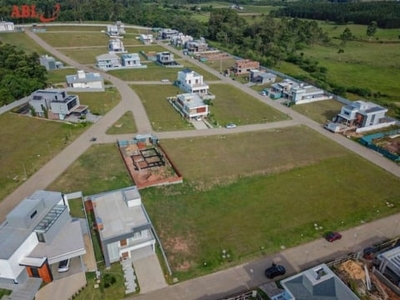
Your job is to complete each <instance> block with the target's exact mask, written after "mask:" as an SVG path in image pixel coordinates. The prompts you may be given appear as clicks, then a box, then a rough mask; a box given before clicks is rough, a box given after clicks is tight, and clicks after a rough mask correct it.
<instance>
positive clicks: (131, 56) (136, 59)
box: [121, 53, 147, 68]
mask: <svg viewBox="0 0 400 300" xmlns="http://www.w3.org/2000/svg"><path fill="white" fill-rule="evenodd" d="M121 64H122V67H129V68H147V65H142V64H141V63H140V56H139V54H138V53H126V54H122V55H121Z"/></svg>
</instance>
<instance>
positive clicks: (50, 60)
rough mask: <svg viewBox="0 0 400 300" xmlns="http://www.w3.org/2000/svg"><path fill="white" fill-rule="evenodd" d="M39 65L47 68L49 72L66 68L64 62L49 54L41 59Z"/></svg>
mask: <svg viewBox="0 0 400 300" xmlns="http://www.w3.org/2000/svg"><path fill="white" fill-rule="evenodd" d="M39 63H40V65H41V66H43V67H45V68H46V70H47V71H50V70H56V69H61V68H63V67H64V65H63V63H62V62H60V61H56V60H55V59H54V57H52V56H49V55H47V54H46V55H42V56H40V57H39Z"/></svg>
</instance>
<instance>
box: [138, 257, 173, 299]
mask: <svg viewBox="0 0 400 300" xmlns="http://www.w3.org/2000/svg"><path fill="white" fill-rule="evenodd" d="M133 267H134V268H135V273H136V276H137V279H138V281H139V286H140V294H147V293H149V292H153V291H157V290H160V289H163V288H165V287H167V283H166V282H165V278H164V273H163V271H162V269H161V267H160V263H159V261H158V258H157V255H156V254H155V253H152V254H151V255H149V256H146V257H143V258H141V259H138V260H135V261H134V262H133Z"/></svg>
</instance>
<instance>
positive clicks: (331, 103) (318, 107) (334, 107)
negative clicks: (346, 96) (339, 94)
mask: <svg viewBox="0 0 400 300" xmlns="http://www.w3.org/2000/svg"><path fill="white" fill-rule="evenodd" d="M343 105H344V104H343V103H340V102H339V101H336V100H324V101H318V102H314V103H307V104H300V105H294V106H292V109H293V110H295V111H297V112H299V113H301V114H303V115H305V116H307V117H308V118H310V119H312V120H314V121H316V122H318V123H320V124H324V123H326V122H327V121H331V120H332V118H334V117H335V116H336V115H337V114H338V113H339V112H340V109H341V108H342V106H343Z"/></svg>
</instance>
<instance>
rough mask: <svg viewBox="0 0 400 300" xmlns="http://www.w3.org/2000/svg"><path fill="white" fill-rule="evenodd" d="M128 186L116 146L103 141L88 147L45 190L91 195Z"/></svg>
mask: <svg viewBox="0 0 400 300" xmlns="http://www.w3.org/2000/svg"><path fill="white" fill-rule="evenodd" d="M130 185H132V181H131V178H130V177H129V175H128V172H127V171H126V168H125V166H124V163H123V162H122V159H121V155H120V154H119V152H118V148H117V146H116V145H114V144H103V145H93V146H91V147H90V148H89V149H88V150H87V151H86V152H85V153H83V154H82V155H81V156H80V157H79V158H78V159H77V160H76V161H75V162H74V163H73V164H72V165H71V166H70V167H69V168H68V169H67V170H66V171H65V172H64V173H63V174H61V175H60V177H59V178H57V179H56V180H55V181H54V182H53V183H51V184H50V185H49V187H48V189H50V190H54V191H62V192H65V193H68V192H74V191H82V192H83V194H84V195H92V194H97V193H100V192H104V191H109V190H113V189H119V188H123V187H127V186H130Z"/></svg>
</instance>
